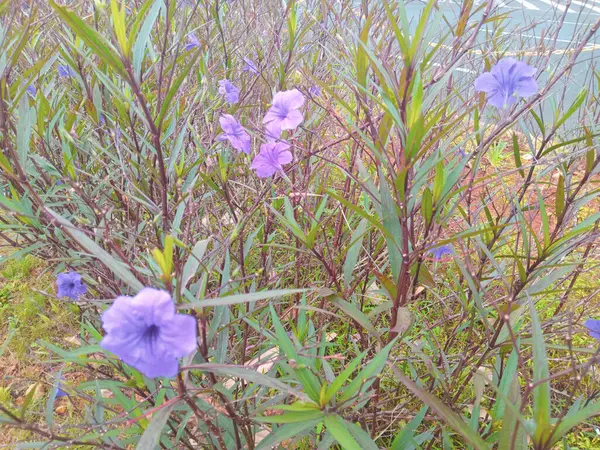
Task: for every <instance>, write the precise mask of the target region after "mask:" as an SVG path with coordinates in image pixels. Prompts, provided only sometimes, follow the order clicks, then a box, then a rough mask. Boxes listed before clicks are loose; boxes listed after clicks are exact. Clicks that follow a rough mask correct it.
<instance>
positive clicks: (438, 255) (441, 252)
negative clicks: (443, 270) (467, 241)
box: [430, 245, 452, 261]
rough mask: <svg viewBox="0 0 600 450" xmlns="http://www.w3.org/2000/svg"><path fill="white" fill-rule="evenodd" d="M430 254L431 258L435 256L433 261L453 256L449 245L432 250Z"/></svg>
mask: <svg viewBox="0 0 600 450" xmlns="http://www.w3.org/2000/svg"><path fill="white" fill-rule="evenodd" d="M430 253H431V256H433V259H436V260H438V261H439V260H440V259H442V258H443V257H444V256H446V255H451V254H452V249H451V248H450V246H449V245H441V246H439V247H437V248H434V249H433V250H430Z"/></svg>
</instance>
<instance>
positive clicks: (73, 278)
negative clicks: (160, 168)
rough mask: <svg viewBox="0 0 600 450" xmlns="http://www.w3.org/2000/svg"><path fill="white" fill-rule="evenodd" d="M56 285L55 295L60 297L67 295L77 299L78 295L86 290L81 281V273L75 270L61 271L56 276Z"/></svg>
mask: <svg viewBox="0 0 600 450" xmlns="http://www.w3.org/2000/svg"><path fill="white" fill-rule="evenodd" d="M56 284H57V286H58V290H57V295H58V296H59V297H60V298H63V297H68V298H70V299H73V300H77V299H78V298H79V296H81V295H83V294H85V293H86V292H87V286H86V285H85V284H84V283H83V282H82V281H81V275H79V274H78V273H77V272H62V273H59V274H58V276H57V277H56Z"/></svg>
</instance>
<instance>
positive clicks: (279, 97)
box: [273, 89, 304, 110]
mask: <svg viewBox="0 0 600 450" xmlns="http://www.w3.org/2000/svg"><path fill="white" fill-rule="evenodd" d="M273 105H278V106H279V107H281V108H282V109H286V110H290V109H298V108H300V107H302V105H304V96H303V95H302V92H300V91H299V90H298V89H291V90H289V91H281V92H278V93H277V94H275V97H273Z"/></svg>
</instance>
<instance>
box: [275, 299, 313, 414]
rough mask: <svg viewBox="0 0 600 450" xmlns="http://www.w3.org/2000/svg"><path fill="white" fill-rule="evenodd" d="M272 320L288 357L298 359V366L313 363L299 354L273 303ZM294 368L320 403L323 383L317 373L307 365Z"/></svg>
mask: <svg viewBox="0 0 600 450" xmlns="http://www.w3.org/2000/svg"><path fill="white" fill-rule="evenodd" d="M271 320H272V321H273V327H274V328H275V334H276V335H277V343H278V345H279V347H280V348H281V350H283V353H284V354H285V356H286V358H287V359H288V360H290V361H291V360H294V361H296V363H297V366H302V365H309V364H311V362H312V361H311V360H309V359H308V358H304V357H301V356H299V355H298V352H297V351H296V349H295V348H294V344H293V343H292V340H291V339H290V338H289V337H288V335H287V333H286V332H285V329H284V328H283V325H282V324H281V321H280V320H279V317H277V313H276V312H275V308H273V305H271ZM298 363H299V364H298ZM292 370H293V372H294V373H295V374H296V376H297V377H298V380H299V381H300V383H301V384H302V387H303V388H304V391H305V392H306V393H307V394H308V396H309V397H310V398H311V399H312V400H313V401H315V402H317V403H318V402H319V398H320V392H321V384H320V382H319V379H318V378H317V377H316V375H315V374H314V373H312V372H311V371H310V370H309V369H308V368H306V367H292Z"/></svg>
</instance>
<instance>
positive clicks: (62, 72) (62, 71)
mask: <svg viewBox="0 0 600 450" xmlns="http://www.w3.org/2000/svg"><path fill="white" fill-rule="evenodd" d="M74 75H75V72H74V71H73V69H71V68H70V67H69V66H67V65H66V64H60V65H59V66H58V76H59V77H66V78H71V77H73V76H74Z"/></svg>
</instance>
